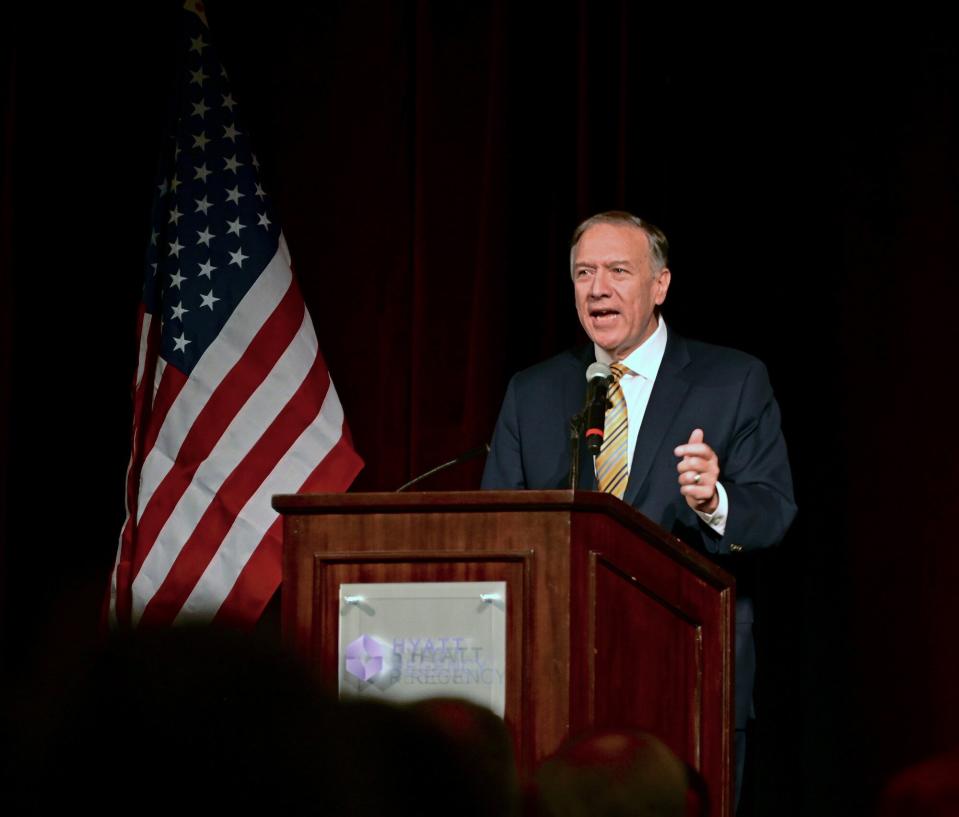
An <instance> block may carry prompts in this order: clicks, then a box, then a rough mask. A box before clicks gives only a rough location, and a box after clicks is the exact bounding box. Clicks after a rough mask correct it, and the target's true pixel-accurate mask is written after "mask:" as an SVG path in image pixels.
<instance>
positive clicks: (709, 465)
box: [483, 211, 796, 800]
mask: <svg viewBox="0 0 959 817" xmlns="http://www.w3.org/2000/svg"><path fill="white" fill-rule="evenodd" d="M667 254H668V243H667V241H666V237H665V236H664V235H663V233H662V232H661V231H660V230H659V229H658V228H656V227H655V226H653V225H651V224H649V223H648V222H644V221H643V220H641V219H639V218H637V217H636V216H633V215H631V214H629V213H624V212H619V211H613V212H608V213H600V214H599V215H596V216H593V217H592V218H589V219H587V220H586V221H584V222H583V223H582V224H580V226H579V227H578V228H577V229H576V231H575V232H574V234H573V241H572V250H571V258H570V260H571V268H572V278H573V289H574V295H575V299H576V311H577V313H578V315H579V320H580V323H581V324H582V325H583V329H585V330H586V334H587V335H588V336H589V338H590V339H591V340H592V344H591V345H590V346H588V347H586V348H584V349H580V350H578V351H570V352H564V353H563V354H560V355H557V356H556V357H553V358H551V359H550V360H547V361H545V362H543V363H540V364H538V365H536V366H533V367H532V368H529V369H526V370H525V371H522V372H520V373H518V374H517V375H515V376H514V377H513V379H512V380H511V381H510V384H509V387H508V389H507V391H506V397H505V399H504V401H503V408H502V410H501V412H500V416H499V420H498V421H497V424H496V430H495V432H494V434H493V440H492V444H491V450H490V455H489V458H488V460H487V463H486V469H485V471H484V473H483V487H484V488H494V489H511V488H564V487H567V486H568V474H569V422H570V418H571V417H572V416H573V415H574V414H576V413H578V412H579V411H580V410H581V409H582V407H583V403H584V400H585V396H586V385H587V382H586V377H585V372H586V368H587V366H588V365H589V364H590V363H592V362H593V361H594V360H595V361H600V362H603V363H606V364H610V365H611V366H612V369H613V373H614V383H613V386H612V387H611V389H610V403H611V408H610V409H609V410H608V411H607V415H606V429H605V431H606V434H605V439H604V441H603V446H602V450H601V451H600V454H599V455H598V456H597V457H596V459H595V462H594V461H593V458H592V457H591V456H590V455H589V454H588V452H587V451H586V447H585V445H584V446H582V447H581V458H580V478H579V487H580V488H584V489H590V490H596V489H597V488H598V489H599V490H606V491H609V492H610V493H613V494H615V495H617V496H619V497H620V498H621V499H623V501H625V502H627V503H629V504H630V505H632V506H633V507H634V508H636V509H638V510H639V511H640V512H642V513H643V514H645V515H646V516H648V517H649V518H650V519H652V520H653V521H655V522H658V523H659V524H660V525H662V526H663V527H664V528H666V529H667V530H669V531H671V532H672V533H673V534H674V535H676V536H678V537H679V538H681V539H683V540H684V541H685V542H687V543H688V544H690V545H692V546H693V547H696V548H699V549H700V550H702V551H704V552H705V553H708V554H710V555H711V557H713V558H714V559H716V561H718V562H720V563H721V564H722V565H723V567H725V568H727V569H729V570H731V571H732V572H733V573H736V572H737V570H736V567H737V564H736V562H737V561H738V560H740V559H742V558H744V557H745V555H746V552H747V551H751V550H755V549H758V548H764V547H769V546H770V545H774V544H776V543H777V542H779V541H780V539H782V537H783V535H784V534H785V532H786V530H787V528H788V527H789V525H790V523H791V522H792V519H793V517H794V515H795V512H796V506H795V503H794V501H793V492H792V478H791V475H790V470H789V460H788V458H787V455H786V445H785V442H784V440H783V436H782V432H781V430H780V417H779V407H778V405H777V404H776V400H775V398H774V397H773V393H772V388H771V386H770V384H769V378H768V376H767V374H766V369H765V367H764V366H763V364H762V363H761V362H760V361H758V360H757V359H755V358H753V357H751V356H749V355H746V354H744V353H742V352H737V351H735V350H733V349H726V348H722V347H719V346H712V345H709V344H705V343H699V342H696V341H691V340H686V339H684V338H682V337H680V336H679V335H677V334H676V333H675V332H673V331H672V330H667V327H666V324H665V322H664V321H663V319H662V317H661V315H660V314H659V312H660V306H661V305H662V304H663V302H664V301H665V299H666V293H667V291H668V289H669V283H670V277H671V273H670V271H669V268H668V266H667V260H668V259H667ZM739 590H740V594H739V598H738V599H737V603H736V729H737V800H738V792H739V784H740V782H741V776H742V759H743V754H744V747H745V731H744V730H745V728H746V722H747V720H748V718H749V717H750V715H751V709H752V688H753V677H754V673H755V657H754V656H755V652H754V647H753V639H752V623H753V609H752V602H751V599H750V598H749V595H748V593H743V588H739Z"/></svg>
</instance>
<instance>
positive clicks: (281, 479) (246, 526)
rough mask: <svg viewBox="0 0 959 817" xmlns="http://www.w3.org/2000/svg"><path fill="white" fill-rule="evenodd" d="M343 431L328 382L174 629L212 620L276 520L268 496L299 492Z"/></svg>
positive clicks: (236, 523) (340, 411) (340, 413)
mask: <svg viewBox="0 0 959 817" xmlns="http://www.w3.org/2000/svg"><path fill="white" fill-rule="evenodd" d="M342 429H343V407H342V406H341V405H340V400H339V398H338V397H337V394H336V390H335V389H334V388H333V384H332V383H330V386H329V391H327V393H326V398H325V399H324V401H323V407H322V408H321V409H320V413H319V414H317V415H316V418H315V419H314V420H313V422H312V423H311V424H310V425H309V426H308V427H307V428H306V429H305V430H304V431H303V433H302V434H301V435H300V437H299V439H297V441H296V442H295V443H293V445H292V446H290V449H289V450H288V451H287V452H286V453H285V454H284V455H283V457H282V458H281V459H280V461H279V462H278V463H277V464H276V467H275V468H274V469H273V471H272V472H271V473H270V475H269V476H268V477H267V478H266V479H265V480H264V481H263V483H262V484H261V485H260V487H259V488H258V489H257V491H256V493H254V494H253V496H252V497H250V501H249V502H248V503H247V504H246V506H245V507H244V508H243V510H242V511H241V512H240V513H239V514H238V515H237V517H236V520H235V521H234V523H233V525H232V527H231V528H230V532H229V533H228V534H227V535H226V537H225V538H224V540H223V542H222V543H221V545H220V548H219V550H217V552H216V555H215V556H214V557H213V560H212V561H211V562H210V564H209V565H207V568H206V570H205V571H204V573H203V576H202V577H201V578H200V581H199V582H198V583H197V585H196V587H194V588H193V592H191V593H190V597H189V598H188V599H187V600H186V602H185V603H184V605H183V607H182V609H181V610H180V612H179V613H178V614H177V617H176V619H175V620H174V623H175V624H182V623H184V621H186V620H189V621H191V622H194V621H195V622H208V621H212V619H213V617H214V616H215V615H216V613H217V611H218V610H219V609H220V605H222V604H223V601H224V599H226V597H227V596H228V595H229V593H230V591H231V590H232V589H233V585H234V584H236V580H237V577H238V576H239V575H240V573H241V571H242V570H243V567H244V566H245V565H246V563H247V561H248V560H249V558H250V556H251V555H252V554H253V552H254V551H255V550H256V548H257V547H258V546H259V544H260V542H261V540H262V539H263V535H264V534H265V533H266V531H267V530H268V529H269V527H270V525H272V524H273V522H274V521H275V520H276V517H277V513H276V511H274V510H273V508H272V506H271V504H270V499H271V497H272V496H273V495H274V494H282V493H292V492H295V491H298V490H300V488H301V487H302V485H303V483H304V482H305V481H306V479H307V477H309V476H310V474H312V473H313V471H314V470H315V469H316V467H317V465H318V464H319V463H320V462H322V461H323V459H324V458H325V457H326V455H327V454H329V452H330V451H331V450H332V448H333V446H335V445H336V444H337V443H338V442H339V440H340V437H341V436H342V433H343V432H342Z"/></svg>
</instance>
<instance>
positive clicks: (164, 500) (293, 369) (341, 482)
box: [109, 0, 363, 627]
mask: <svg viewBox="0 0 959 817" xmlns="http://www.w3.org/2000/svg"><path fill="white" fill-rule="evenodd" d="M183 17H184V26H183V32H182V34H181V36H182V38H183V41H182V44H181V48H182V55H181V56H182V57H183V59H182V60H181V67H180V71H181V77H180V82H179V83H178V104H177V105H176V106H175V117H174V118H175V121H174V122H173V123H172V126H171V130H170V134H169V139H168V140H167V141H166V142H165V144H164V156H162V157H161V170H160V178H159V180H158V184H157V186H156V190H155V195H154V202H153V219H152V228H151V235H150V240H149V246H148V250H147V258H146V266H145V272H144V287H143V298H142V302H141V304H140V309H139V315H138V326H137V335H138V340H139V354H138V358H137V370H136V377H135V379H134V386H133V409H134V416H133V433H132V445H131V457H130V465H129V468H128V471H127V480H126V510H127V518H126V521H125V523H124V526H123V529H122V532H121V535H120V543H119V548H118V551H117V558H116V562H115V565H114V569H113V573H112V577H111V585H110V597H109V618H110V622H111V624H113V625H115V626H120V627H137V626H148V625H152V626H162V625H169V624H176V623H184V622H214V621H215V622H218V623H230V624H233V625H237V626H249V625H251V624H252V623H253V622H255V621H256V619H257V618H258V617H259V615H260V613H261V612H262V610H263V607H264V606H265V605H266V603H267V602H268V601H269V599H270V597H271V596H272V595H273V593H274V592H275V591H276V588H277V587H278V586H279V582H280V572H281V530H280V524H279V519H278V517H277V514H276V512H275V511H273V509H272V508H271V506H270V498H271V496H272V495H273V494H277V493H293V492H297V491H344V490H346V489H347V487H349V485H350V483H351V482H352V481H353V479H354V478H355V477H356V475H357V473H359V471H360V469H361V468H362V466H363V463H362V460H361V459H360V457H359V456H358V455H357V454H356V452H355V451H354V449H353V445H352V442H351V439H350V434H349V430H348V428H347V425H346V421H345V419H344V416H343V410H342V407H341V405H340V402H339V399H338V397H337V394H336V390H335V389H334V387H333V383H332V382H331V380H330V377H329V373H328V372H327V369H326V366H325V364H324V361H323V357H322V355H321V354H320V351H319V348H318V345H317V339H316V333H315V332H314V329H313V323H312V321H311V319H310V315H309V313H308V311H307V309H306V306H305V304H304V302H303V297H302V295H301V293H300V290H299V287H298V286H297V283H296V279H295V277H294V276H293V271H292V265H291V261H290V255H289V252H288V249H287V246H286V241H285V240H284V237H283V234H282V232H281V230H280V228H279V226H278V225H277V223H276V219H275V217H274V212H273V208H272V204H271V201H270V198H269V196H268V195H267V193H266V191H265V190H264V188H263V185H262V184H261V182H260V178H259V173H258V170H259V164H258V162H257V159H256V155H255V154H254V153H253V150H252V145H251V142H250V139H249V134H248V133H247V131H246V127H245V125H244V123H243V121H242V119H241V117H240V115H239V111H238V108H237V103H236V100H235V98H234V96H233V94H232V92H231V90H230V87H229V83H228V77H227V74H226V71H225V70H224V69H223V66H222V65H221V63H220V62H219V60H218V59H217V56H216V53H215V50H214V48H213V46H212V45H211V44H210V36H209V30H208V27H207V24H206V18H205V15H204V12H203V7H202V4H201V3H200V2H197V0H189V2H187V3H185V4H184V10H183Z"/></svg>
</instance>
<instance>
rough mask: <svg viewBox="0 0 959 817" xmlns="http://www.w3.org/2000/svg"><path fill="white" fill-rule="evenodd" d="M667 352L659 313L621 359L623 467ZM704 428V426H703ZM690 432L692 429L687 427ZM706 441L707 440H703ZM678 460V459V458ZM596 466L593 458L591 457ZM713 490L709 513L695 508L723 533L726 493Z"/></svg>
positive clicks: (605, 357)
mask: <svg viewBox="0 0 959 817" xmlns="http://www.w3.org/2000/svg"><path fill="white" fill-rule="evenodd" d="M593 348H594V349H595V352H596V360H598V361H599V362H600V363H605V364H607V365H611V364H613V363H615V362H616V361H615V360H614V359H613V358H612V357H610V355H609V353H607V352H606V350H605V349H601V348H600V347H599V346H596V344H593ZM665 353H666V323H665V321H663V316H662V315H660V316H659V325H658V326H657V327H656V331H655V332H653V334H652V335H650V336H649V337H648V338H646V340H645V341H644V342H643V343H642V344H641V345H640V346H639V347H637V348H636V349H633V351H632V352H630V353H629V354H628V355H627V356H626V357H625V358H624V359H623V360H622V361H620V362H621V363H622V364H623V365H624V366H626V367H628V368H629V372H628V373H627V374H624V375H623V377H622V378H621V379H620V381H619V385H620V387H621V388H622V390H623V397H624V398H625V399H626V422H627V425H626V447H627V451H626V457H627V459H626V467H627V469H628V468H630V467H631V466H632V464H633V452H634V451H635V450H636V440H637V438H638V437H639V428H640V426H641V425H642V423H643V417H645V416H646V407H647V406H648V405H649V396H650V394H651V393H652V391H653V384H654V383H655V382H656V375H657V374H659V367H660V365H661V364H662V362H663V355H664V354H665ZM703 430H704V431H707V429H703ZM689 431H690V433H691V432H692V429H689ZM685 442H686V440H678V441H677V442H676V443H675V445H682V444H683V443H685ZM705 442H707V443H708V442H709V440H708V439H707V440H705ZM677 462H678V460H677ZM594 467H595V458H594ZM676 479H677V483H676V490H677V491H678V490H679V482H678V480H679V472H677V473H676ZM716 493H717V494H718V495H719V505H718V506H717V507H716V510H715V511H713V512H712V513H702V512H701V511H696V514H697V515H698V516H699V518H700V519H702V520H703V522H705V523H706V524H707V525H709V527H711V528H712V529H713V530H714V531H716V533H718V534H719V535H720V536H722V535H723V534H724V533H725V532H726V517H727V515H728V513H729V500H728V499H727V497H726V489H725V488H723V486H722V484H721V483H719V482H717V483H716Z"/></svg>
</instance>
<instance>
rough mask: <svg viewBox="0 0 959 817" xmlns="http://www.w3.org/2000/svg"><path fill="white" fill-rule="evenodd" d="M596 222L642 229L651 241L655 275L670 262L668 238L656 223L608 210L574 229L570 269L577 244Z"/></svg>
mask: <svg viewBox="0 0 959 817" xmlns="http://www.w3.org/2000/svg"><path fill="white" fill-rule="evenodd" d="M596 224H614V225H623V224H625V225H626V226H628V227H636V228H637V229H639V230H642V231H643V232H644V233H645V234H646V238H647V240H648V241H649V257H650V261H651V264H650V266H652V268H653V275H654V276H657V275H659V273H661V272H662V271H663V270H664V269H665V267H666V264H667V263H668V262H669V241H667V240H666V235H665V233H663V231H662V230H660V229H659V227H657V226H656V225H655V224H651V223H650V222H648V221H644V220H643V219H641V218H640V217H639V216H634V215H633V214H632V213H627V212H626V211H625V210H607V211H606V212H605V213H597V214H596V215H595V216H590V217H589V218H588V219H586V220H585V221H583V222H581V223H580V225H579V226H578V227H577V228H576V229H575V230H573V239H572V241H570V243H569V266H570V269H572V266H573V253H574V252H575V250H576V245H577V244H579V240H580V239H581V238H582V237H583V233H585V232H586V231H587V230H588V229H589V228H590V227H592V226H594V225H596Z"/></svg>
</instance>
